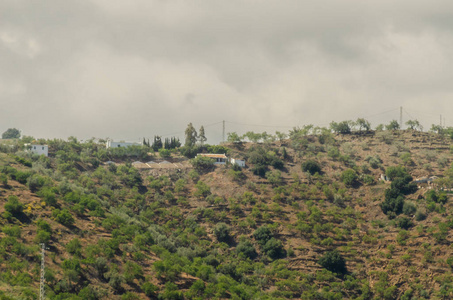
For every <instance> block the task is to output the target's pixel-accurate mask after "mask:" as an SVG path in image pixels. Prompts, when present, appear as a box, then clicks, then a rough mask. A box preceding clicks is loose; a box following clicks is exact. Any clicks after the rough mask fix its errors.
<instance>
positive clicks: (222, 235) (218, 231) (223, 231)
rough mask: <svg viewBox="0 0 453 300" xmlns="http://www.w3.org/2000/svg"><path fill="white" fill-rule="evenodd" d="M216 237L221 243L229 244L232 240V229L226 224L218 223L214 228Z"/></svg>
mask: <svg viewBox="0 0 453 300" xmlns="http://www.w3.org/2000/svg"><path fill="white" fill-rule="evenodd" d="M214 235H215V236H216V238H217V240H218V241H219V242H228V241H229V239H230V227H229V226H228V225H227V224H225V223H218V224H217V225H216V226H215V227H214Z"/></svg>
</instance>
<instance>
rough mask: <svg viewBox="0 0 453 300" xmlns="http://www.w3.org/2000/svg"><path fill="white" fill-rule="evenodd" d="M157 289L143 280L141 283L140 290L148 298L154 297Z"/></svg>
mask: <svg viewBox="0 0 453 300" xmlns="http://www.w3.org/2000/svg"><path fill="white" fill-rule="evenodd" d="M158 290H159V288H158V287H157V286H155V285H154V284H152V283H150V282H145V283H143V284H142V291H143V292H144V293H145V295H146V296H148V297H149V298H156V296H157V293H156V292H157V291H158Z"/></svg>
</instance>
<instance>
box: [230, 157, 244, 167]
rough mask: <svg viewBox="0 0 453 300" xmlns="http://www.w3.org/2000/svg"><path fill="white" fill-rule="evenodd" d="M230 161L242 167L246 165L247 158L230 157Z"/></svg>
mask: <svg viewBox="0 0 453 300" xmlns="http://www.w3.org/2000/svg"><path fill="white" fill-rule="evenodd" d="M230 163H231V164H232V165H238V166H239V167H241V168H244V167H245V160H241V159H236V158H230Z"/></svg>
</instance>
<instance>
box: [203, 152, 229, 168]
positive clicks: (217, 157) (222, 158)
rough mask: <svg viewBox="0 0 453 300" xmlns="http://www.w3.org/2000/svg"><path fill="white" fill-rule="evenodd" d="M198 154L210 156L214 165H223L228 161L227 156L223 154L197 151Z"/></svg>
mask: <svg viewBox="0 0 453 300" xmlns="http://www.w3.org/2000/svg"><path fill="white" fill-rule="evenodd" d="M198 155H199V156H203V157H209V158H212V159H213V160H214V165H225V164H226V163H227V161H228V157H226V155H225V154H211V153H199V154H198Z"/></svg>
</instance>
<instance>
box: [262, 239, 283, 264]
mask: <svg viewBox="0 0 453 300" xmlns="http://www.w3.org/2000/svg"><path fill="white" fill-rule="evenodd" d="M263 251H264V252H265V253H266V254H267V255H268V256H269V257H270V258H272V259H277V258H283V257H285V256H286V251H285V249H284V248H283V245H282V242H281V241H280V240H277V239H276V238H271V239H270V240H269V241H267V243H266V244H265V245H264V246H263Z"/></svg>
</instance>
